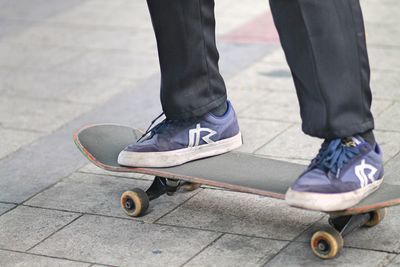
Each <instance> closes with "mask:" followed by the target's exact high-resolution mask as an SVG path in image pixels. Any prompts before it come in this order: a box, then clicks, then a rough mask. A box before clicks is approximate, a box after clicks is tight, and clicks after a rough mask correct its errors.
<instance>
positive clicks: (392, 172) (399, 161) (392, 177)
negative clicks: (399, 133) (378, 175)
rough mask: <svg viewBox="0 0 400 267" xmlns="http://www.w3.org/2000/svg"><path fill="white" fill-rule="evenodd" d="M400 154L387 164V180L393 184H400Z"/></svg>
mask: <svg viewBox="0 0 400 267" xmlns="http://www.w3.org/2000/svg"><path fill="white" fill-rule="evenodd" d="M399 170H400V154H397V155H396V156H395V157H394V158H392V159H391V160H390V161H389V162H388V163H387V164H386V165H385V180H386V181H387V182H389V183H392V184H400V175H399Z"/></svg>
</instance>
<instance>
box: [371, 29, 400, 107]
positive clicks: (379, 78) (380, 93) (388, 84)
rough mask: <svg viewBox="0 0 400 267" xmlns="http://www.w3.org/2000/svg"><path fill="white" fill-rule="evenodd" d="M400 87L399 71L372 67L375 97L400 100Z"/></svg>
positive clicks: (372, 85)
mask: <svg viewBox="0 0 400 267" xmlns="http://www.w3.org/2000/svg"><path fill="white" fill-rule="evenodd" d="M399 36H400V34H399ZM399 87H400V72H399V71H391V70H386V71H382V70H376V69H372V71H371V90H372V94H373V96H374V98H379V99H387V100H392V101H393V100H397V101H399V100H400V90H399ZM373 101H374V100H373Z"/></svg>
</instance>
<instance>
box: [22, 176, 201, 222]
mask: <svg viewBox="0 0 400 267" xmlns="http://www.w3.org/2000/svg"><path fill="white" fill-rule="evenodd" d="M150 184H151V182H150V181H142V180H134V179H126V178H122V177H121V178H117V177H113V176H102V175H95V174H86V173H75V174H73V175H72V176H70V177H69V178H67V179H64V180H62V181H61V182H59V183H57V184H56V185H55V186H53V187H51V188H49V189H48V190H45V191H43V192H42V193H40V194H38V195H37V196H35V197H33V198H32V199H30V200H29V201H28V202H26V204H27V205H32V206H36V207H44V208H51V209H60V210H66V211H72V212H79V213H90V214H98V215H105V216H116V217H122V218H129V217H128V216H127V215H126V214H125V213H124V211H123V210H122V209H121V206H120V197H121V195H122V193H123V192H125V191H127V190H130V189H133V188H136V187H139V188H142V189H144V190H145V189H146V188H147V187H149V186H150ZM196 193H197V191H193V192H184V193H177V194H175V195H174V196H172V197H170V196H167V195H164V196H162V197H160V198H158V199H156V200H154V201H152V202H151V203H150V207H149V210H148V212H147V213H146V215H145V216H143V217H140V218H138V220H143V221H147V222H153V221H155V220H157V219H158V218H160V217H162V216H163V215H165V214H166V213H168V212H170V211H171V210H173V209H175V208H176V207H177V206H178V205H180V204H181V203H183V202H185V201H186V200H187V199H189V198H190V197H192V196H193V195H194V194H196Z"/></svg>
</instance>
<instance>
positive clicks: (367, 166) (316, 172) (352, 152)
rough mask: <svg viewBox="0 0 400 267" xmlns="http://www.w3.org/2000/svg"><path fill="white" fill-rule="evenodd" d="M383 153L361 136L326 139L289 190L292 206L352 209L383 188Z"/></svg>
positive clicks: (314, 208)
mask: <svg viewBox="0 0 400 267" xmlns="http://www.w3.org/2000/svg"><path fill="white" fill-rule="evenodd" d="M382 181H383V162H382V152H381V150H380V148H379V146H378V144H376V145H375V146H374V147H371V145H370V144H369V143H367V142H366V141H364V139H363V138H361V137H360V136H356V137H351V138H347V139H333V140H329V141H325V142H324V143H323V144H322V147H321V149H320V151H319V153H318V155H317V156H316V157H315V158H314V159H313V160H312V161H311V164H310V166H309V167H308V168H307V170H306V171H305V172H304V173H303V174H301V175H300V177H299V178H298V179H297V180H296V181H295V182H294V184H293V185H292V186H291V187H290V188H289V190H288V191H287V193H286V201H287V203H288V204H289V205H291V206H296V207H301V208H306V209H311V210H318V211H338V210H344V209H347V208H350V207H352V206H354V205H356V204H357V203H359V202H360V201H361V200H362V199H364V198H365V197H367V196H368V195H369V194H371V193H372V192H374V191H375V190H377V189H378V188H379V186H380V185H381V183H382Z"/></svg>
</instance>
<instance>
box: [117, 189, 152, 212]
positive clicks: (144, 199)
mask: <svg viewBox="0 0 400 267" xmlns="http://www.w3.org/2000/svg"><path fill="white" fill-rule="evenodd" d="M149 202H150V200H149V197H148V196H147V194H146V192H144V191H143V190H142V189H140V188H135V189H133V190H132V191H126V192H124V193H123V194H122V196H121V207H122V209H123V210H124V211H125V213H126V214H127V215H128V216H131V217H139V216H142V215H143V214H144V213H145V212H146V210H147V209H148V208H149Z"/></svg>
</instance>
